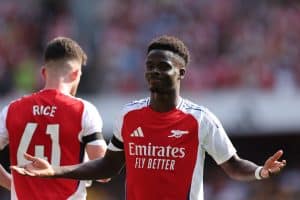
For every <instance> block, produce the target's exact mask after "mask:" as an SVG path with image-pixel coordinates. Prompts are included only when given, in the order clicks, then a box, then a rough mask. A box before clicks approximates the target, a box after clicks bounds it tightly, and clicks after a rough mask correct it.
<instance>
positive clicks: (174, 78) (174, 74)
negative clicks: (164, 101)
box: [145, 50, 185, 93]
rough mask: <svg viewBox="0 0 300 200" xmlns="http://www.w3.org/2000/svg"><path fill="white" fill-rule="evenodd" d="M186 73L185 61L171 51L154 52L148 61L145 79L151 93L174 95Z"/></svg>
mask: <svg viewBox="0 0 300 200" xmlns="http://www.w3.org/2000/svg"><path fill="white" fill-rule="evenodd" d="M184 73H185V67H184V60H183V59H182V58H181V57H180V56H178V55H176V54H174V53H173V52H171V51H166V50H152V51H150V52H149V54H148V56H147V59H146V72H145V78H146V81H147V83H148V86H149V89H150V91H151V92H155V93H173V92H174V91H176V90H177V89H179V85H180V79H182V78H183V76H184Z"/></svg>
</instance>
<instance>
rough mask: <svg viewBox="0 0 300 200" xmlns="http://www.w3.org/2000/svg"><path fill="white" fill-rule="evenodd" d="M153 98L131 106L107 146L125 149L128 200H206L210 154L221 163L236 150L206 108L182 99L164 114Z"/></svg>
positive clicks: (124, 113) (113, 148)
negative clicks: (205, 175) (206, 164)
mask: <svg viewBox="0 0 300 200" xmlns="http://www.w3.org/2000/svg"><path fill="white" fill-rule="evenodd" d="M149 102H150V99H149V98H147V99H143V100H139V101H135V102H133V103H131V104H128V105H126V106H125V108H124V109H123V112H122V113H121V115H120V118H119V119H117V121H116V125H115V127H114V136H113V138H112V140H111V142H110V144H109V146H108V148H109V149H110V150H112V151H123V150H124V151H125V152H124V153H125V158H126V199H127V200H141V199H143V200H154V199H159V200H174V199H176V200H184V199H190V200H202V199H203V166H204V157H205V152H208V153H209V154H210V155H211V156H212V157H213V158H214V160H215V161H216V162H217V163H218V164H221V163H223V162H225V161H226V160H228V159H229V158H230V157H232V156H233V155H234V154H235V153H236V150H235V148H234V146H233V145H232V143H231V141H230V140H229V138H228V136H227V134H226V133H225V131H224V129H223V127H222V125H221V124H220V122H219V120H218V119H217V118H216V117H215V116H214V115H213V114H212V113H211V112H209V111H208V110H207V109H206V108H204V107H201V106H198V105H196V104H194V103H192V102H190V101H188V100H185V99H182V98H181V99H180V103H179V104H178V106H177V107H176V108H175V109H173V110H171V111H169V112H164V113H159V112H155V111H154V110H152V109H151V108H150V106H149Z"/></svg>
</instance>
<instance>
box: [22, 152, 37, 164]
mask: <svg viewBox="0 0 300 200" xmlns="http://www.w3.org/2000/svg"><path fill="white" fill-rule="evenodd" d="M24 158H25V159H26V160H29V161H32V162H34V161H35V160H36V159H37V158H36V157H33V156H32V155H30V154H28V153H24Z"/></svg>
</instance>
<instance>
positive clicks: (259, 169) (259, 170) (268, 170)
mask: <svg viewBox="0 0 300 200" xmlns="http://www.w3.org/2000/svg"><path fill="white" fill-rule="evenodd" d="M282 155H283V151H282V150H279V151H277V152H276V153H275V154H274V155H272V156H270V157H269V158H268V159H267V160H266V161H265V164H264V166H258V165H256V164H255V163H253V162H251V161H248V160H244V159H241V158H239V156H238V155H234V156H232V157H231V158H230V159H229V160H228V161H226V162H224V163H223V164H221V167H222V169H223V170H224V171H225V172H226V173H227V174H228V175H229V176H230V177H231V178H233V179H236V180H245V181H247V180H255V179H265V178H269V177H270V176H271V175H272V174H277V173H279V172H280V171H281V170H282V169H283V168H284V167H285V165H286V161H285V160H282V161H279V159H280V158H281V156H282Z"/></svg>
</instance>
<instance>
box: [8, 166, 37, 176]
mask: <svg viewBox="0 0 300 200" xmlns="http://www.w3.org/2000/svg"><path fill="white" fill-rule="evenodd" d="M10 169H12V170H14V171H16V172H17V173H19V174H21V175H24V176H26V175H27V176H39V174H38V173H35V172H32V171H30V170H28V169H26V166H25V167H18V166H15V165H14V166H10Z"/></svg>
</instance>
